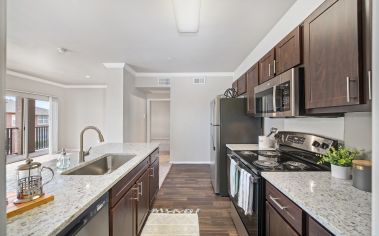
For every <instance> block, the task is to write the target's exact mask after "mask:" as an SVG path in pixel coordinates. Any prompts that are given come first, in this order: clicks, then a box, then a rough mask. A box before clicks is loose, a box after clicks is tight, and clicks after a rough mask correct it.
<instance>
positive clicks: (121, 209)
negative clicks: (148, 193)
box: [109, 185, 138, 236]
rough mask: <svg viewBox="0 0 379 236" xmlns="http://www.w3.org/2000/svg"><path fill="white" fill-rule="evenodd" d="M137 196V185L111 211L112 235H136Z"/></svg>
mask: <svg viewBox="0 0 379 236" xmlns="http://www.w3.org/2000/svg"><path fill="white" fill-rule="evenodd" d="M137 194H138V188H137V185H135V186H133V188H131V189H129V191H128V192H127V193H126V194H125V195H124V197H122V198H121V200H120V201H119V202H118V203H117V204H116V205H115V206H114V207H112V208H111V209H110V221H111V222H110V224H109V225H110V235H115V236H116V235H117V236H118V235H120V236H121V235H123V236H134V235H136V227H135V225H136V222H137V219H136V216H137V210H136V209H137V207H136V202H137V199H138V198H137Z"/></svg>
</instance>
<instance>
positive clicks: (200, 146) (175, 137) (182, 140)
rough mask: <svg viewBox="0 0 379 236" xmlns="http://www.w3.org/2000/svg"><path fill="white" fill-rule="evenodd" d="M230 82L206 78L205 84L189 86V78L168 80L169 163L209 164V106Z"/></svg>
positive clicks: (228, 80)
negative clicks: (169, 86) (169, 85)
mask: <svg viewBox="0 0 379 236" xmlns="http://www.w3.org/2000/svg"><path fill="white" fill-rule="evenodd" d="M231 80H232V78H231V77H207V81H206V84H205V85H193V84H192V78H173V79H172V80H171V94H170V96H171V150H170V157H171V161H173V162H174V163H209V161H210V156H209V153H210V151H209V136H210V133H209V119H210V118H209V113H210V105H209V104H210V102H211V100H212V99H213V98H214V97H215V96H216V95H219V94H223V93H224V91H225V89H227V88H229V87H230V84H231Z"/></svg>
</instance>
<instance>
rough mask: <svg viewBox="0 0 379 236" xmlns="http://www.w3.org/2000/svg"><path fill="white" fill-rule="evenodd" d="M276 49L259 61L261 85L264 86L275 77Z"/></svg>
mask: <svg viewBox="0 0 379 236" xmlns="http://www.w3.org/2000/svg"><path fill="white" fill-rule="evenodd" d="M275 70H276V65H275V49H271V50H270V51H269V52H268V53H267V54H266V55H264V56H263V57H262V58H261V59H260V60H259V83H260V84H262V83H264V82H266V81H268V80H270V79H272V78H274V76H275Z"/></svg>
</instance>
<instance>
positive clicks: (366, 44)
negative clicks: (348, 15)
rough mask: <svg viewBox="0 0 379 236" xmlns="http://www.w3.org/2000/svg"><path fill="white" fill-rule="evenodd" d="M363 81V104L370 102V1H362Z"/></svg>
mask: <svg viewBox="0 0 379 236" xmlns="http://www.w3.org/2000/svg"><path fill="white" fill-rule="evenodd" d="M363 54H364V55H363V79H364V91H365V92H364V94H365V95H364V100H365V101H364V102H365V103H368V104H371V100H372V0H364V1H363Z"/></svg>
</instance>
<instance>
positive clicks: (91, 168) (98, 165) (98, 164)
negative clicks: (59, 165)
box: [62, 154, 135, 175]
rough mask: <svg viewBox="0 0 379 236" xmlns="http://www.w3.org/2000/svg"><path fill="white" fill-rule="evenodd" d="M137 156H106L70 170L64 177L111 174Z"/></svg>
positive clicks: (64, 173)
mask: <svg viewBox="0 0 379 236" xmlns="http://www.w3.org/2000/svg"><path fill="white" fill-rule="evenodd" d="M133 157H135V155H116V154H111V155H106V156H104V157H102V158H100V159H99V160H96V161H94V162H91V163H89V164H88V165H84V166H82V167H80V168H78V169H74V170H68V171H66V172H63V173H62V175H105V174H110V173H111V172H113V171H114V170H116V169H118V168H119V167H120V166H122V165H123V164H125V163H126V162H128V161H130V160H131V159H133Z"/></svg>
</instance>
